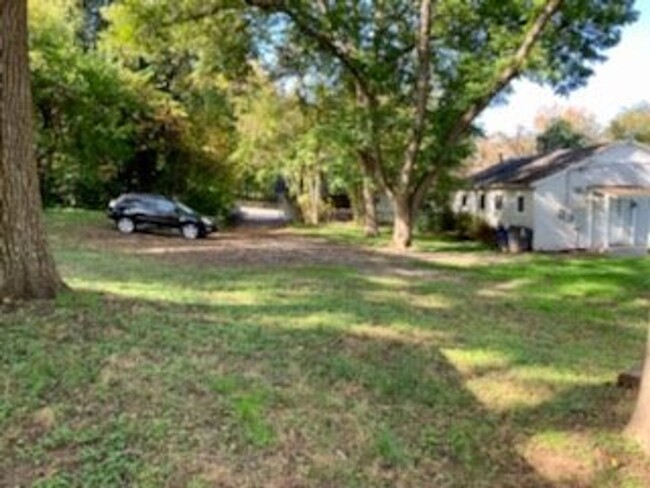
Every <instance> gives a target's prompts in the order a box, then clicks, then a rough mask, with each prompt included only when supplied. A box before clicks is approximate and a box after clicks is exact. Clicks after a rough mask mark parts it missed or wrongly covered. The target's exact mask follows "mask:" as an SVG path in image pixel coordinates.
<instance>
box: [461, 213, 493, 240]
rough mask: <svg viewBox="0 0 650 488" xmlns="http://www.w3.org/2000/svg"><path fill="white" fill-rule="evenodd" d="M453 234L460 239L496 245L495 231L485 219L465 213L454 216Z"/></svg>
mask: <svg viewBox="0 0 650 488" xmlns="http://www.w3.org/2000/svg"><path fill="white" fill-rule="evenodd" d="M453 232H454V233H455V234H456V235H457V236H458V237H459V238H460V239H467V240H473V241H479V242H483V243H485V244H488V245H490V246H496V244H497V242H496V230H495V229H494V228H493V227H492V226H491V225H490V224H488V223H487V222H486V221H485V219H483V218H481V217H476V216H475V215H472V214H469V213H467V212H461V213H457V214H455V216H454V221H453Z"/></svg>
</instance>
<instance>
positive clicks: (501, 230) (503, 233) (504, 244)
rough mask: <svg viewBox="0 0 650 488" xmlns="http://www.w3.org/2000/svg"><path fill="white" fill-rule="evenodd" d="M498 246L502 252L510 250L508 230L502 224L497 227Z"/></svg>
mask: <svg viewBox="0 0 650 488" xmlns="http://www.w3.org/2000/svg"><path fill="white" fill-rule="evenodd" d="M496 241H497V248H498V249H499V251H501V252H508V231H507V230H506V228H505V227H504V226H502V225H499V226H498V227H497V229H496Z"/></svg>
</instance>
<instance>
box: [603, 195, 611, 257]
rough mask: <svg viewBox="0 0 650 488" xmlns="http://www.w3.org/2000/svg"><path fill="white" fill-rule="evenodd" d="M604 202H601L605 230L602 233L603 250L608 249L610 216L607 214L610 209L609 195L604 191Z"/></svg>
mask: <svg viewBox="0 0 650 488" xmlns="http://www.w3.org/2000/svg"><path fill="white" fill-rule="evenodd" d="M604 199H605V200H604V202H603V214H604V217H605V232H604V235H603V250H604V251H608V250H609V233H610V229H611V218H610V215H609V209H610V204H609V203H610V197H609V194H608V193H605V195H604Z"/></svg>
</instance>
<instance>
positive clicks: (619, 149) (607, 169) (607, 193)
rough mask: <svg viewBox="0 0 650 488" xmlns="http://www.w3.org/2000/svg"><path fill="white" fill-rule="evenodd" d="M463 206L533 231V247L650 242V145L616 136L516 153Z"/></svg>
mask: <svg viewBox="0 0 650 488" xmlns="http://www.w3.org/2000/svg"><path fill="white" fill-rule="evenodd" d="M452 207H453V209H454V211H455V212H467V213H470V214H473V215H475V216H479V217H482V218H484V219H485V220H486V221H487V222H488V223H489V224H490V225H492V226H494V227H497V226H499V225H501V226H504V227H506V228H507V227H510V226H522V227H526V228H529V229H530V230H532V232H533V249H535V250H541V251H559V250H569V249H589V250H598V251H607V250H611V249H616V248H620V249H623V250H625V249H631V250H636V251H639V250H643V251H646V250H648V249H650V147H647V146H644V145H642V144H638V143H634V142H615V143H611V144H602V145H597V146H592V147H588V148H583V149H573V150H566V149H565V150H559V151H555V152H553V153H550V154H546V155H542V156H532V157H527V158H521V159H511V160H507V161H503V162H502V163H499V164H496V165H494V166H491V167H489V168H487V169H485V170H483V171H480V172H478V173H476V174H474V175H473V176H472V177H471V179H470V185H469V186H468V188H467V189H466V190H463V191H459V192H457V193H456V194H455V195H454V199H453V202H452Z"/></svg>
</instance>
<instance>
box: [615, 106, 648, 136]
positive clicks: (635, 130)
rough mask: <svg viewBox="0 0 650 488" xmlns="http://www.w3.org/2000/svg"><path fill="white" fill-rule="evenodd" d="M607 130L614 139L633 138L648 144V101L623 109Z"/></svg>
mask: <svg viewBox="0 0 650 488" xmlns="http://www.w3.org/2000/svg"><path fill="white" fill-rule="evenodd" d="M609 132H610V134H611V136H612V137H613V138H614V139H634V140H635V141H639V142H643V143H645V144H650V103H648V102H644V103H640V104H639V105H636V106H634V107H631V108H629V109H626V110H623V111H622V112H621V113H620V114H618V115H617V116H616V117H615V118H614V120H612V122H611V123H610V125H609Z"/></svg>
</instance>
